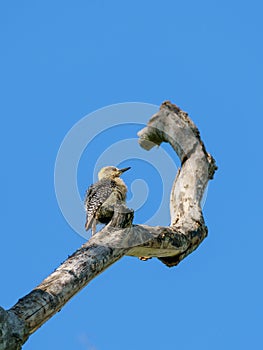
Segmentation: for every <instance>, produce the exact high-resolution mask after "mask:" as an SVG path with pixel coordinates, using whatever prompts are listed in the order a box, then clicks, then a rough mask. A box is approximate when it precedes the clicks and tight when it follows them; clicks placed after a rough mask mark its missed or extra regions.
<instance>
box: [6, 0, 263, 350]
mask: <svg viewBox="0 0 263 350" xmlns="http://www.w3.org/2000/svg"><path fill="white" fill-rule="evenodd" d="M262 11H263V6H262V3H261V1H259V0H258V1H253V0H252V1H250V2H247V1H226V0H221V1H214V0H210V1H208V0H207V1H203V0H201V1H193V0H189V1H172V0H171V1H137V0H134V1H130V2H128V1H115V0H112V1H106V0H104V1H102V0H97V1H81V0H80V1H75V2H73V1H67V0H63V1H49V0H46V1H5V2H2V3H1V6H0V28H1V29H0V32H1V37H2V38H1V56H0V60H1V104H0V110H1V125H2V133H1V158H2V167H1V169H2V170H1V228H2V230H1V231H2V235H1V254H0V264H1V267H2V268H1V281H2V282H1V290H0V305H1V306H3V307H5V308H8V307H11V306H12V305H13V304H14V303H15V302H16V301H17V299H18V298H19V297H22V296H23V295H25V294H26V293H28V292H29V291H30V290H31V289H32V288H34V287H35V286H36V285H37V284H38V283H40V282H41V281H42V279H43V278H45V277H46V276H47V275H49V274H50V273H51V272H52V271H53V270H54V269H55V268H56V267H57V266H58V265H59V264H60V263H61V262H62V261H63V260H65V258H67V256H68V255H69V254H71V253H72V252H74V251H75V250H76V249H77V248H78V247H79V246H80V245H81V244H83V243H84V239H83V238H82V237H81V236H80V235H78V234H77V233H75V232H74V231H73V229H72V228H71V227H70V226H69V225H68V224H67V222H66V221H65V219H64V217H63V215H62V214H61V212H60V209H59V206H58V204H57V200H56V196H55V190H54V165H55V160H56V155H57V152H58V149H59V147H60V144H61V142H62V140H63V138H64V136H65V135H66V133H67V132H68V131H69V130H70V129H71V128H72V126H73V125H74V124H75V123H77V122H78V121H79V120H80V119H81V118H82V117H84V116H85V115H87V114H89V113H91V112H93V111H96V110H97V109H98V108H101V107H104V106H107V105H110V104H115V103H120V102H134V101H135V102H144V103H150V104H155V105H156V104H157V105H159V104H160V103H161V102H163V101H164V100H167V99H170V100H172V101H173V102H175V103H176V104H178V105H179V106H180V107H181V108H182V109H184V110H186V111H187V112H189V114H190V116H191V117H192V119H193V120H194V122H195V123H196V124H197V125H198V127H199V129H200V132H201V136H202V138H203V140H204V141H205V144H206V147H207V149H208V151H209V152H211V153H212V154H213V156H214V157H215V158H216V161H217V164H218V166H219V170H218V172H217V173H216V176H215V179H214V180H213V181H212V182H211V183H210V187H209V191H208V198H207V201H206V204H205V207H204V214H205V217H206V223H207V225H208V227H209V236H208V238H207V239H206V240H205V241H204V242H203V244H202V245H201V246H200V247H199V249H198V250H197V251H196V252H194V253H193V254H191V255H190V256H189V257H188V258H187V259H185V260H184V261H183V262H182V263H181V264H180V265H179V266H178V267H176V268H173V269H168V268H166V267H165V266H164V265H162V264H161V263H160V262H159V261H157V260H154V259H153V260H150V261H148V262H145V263H143V262H140V261H139V260H137V259H132V258H124V259H122V260H121V261H119V262H118V263H116V264H115V265H114V266H112V267H111V268H110V269H108V270H107V271H106V272H104V273H103V274H101V275H100V276H99V277H98V278H96V279H95V280H94V281H92V283H91V284H90V285H88V286H87V287H86V288H85V289H84V290H82V291H81V292H80V293H79V294H78V295H76V296H75V297H74V298H73V299H72V300H71V301H70V302H69V303H68V304H67V305H66V306H65V307H64V308H63V310H62V311H61V312H60V313H58V314H57V315H56V316H55V317H53V318H52V319H51V320H50V321H49V322H47V323H46V324H45V325H44V326H42V327H41V329H39V330H38V331H37V332H36V333H35V334H34V335H32V336H31V337H30V339H29V341H28V342H27V343H26V345H25V346H24V349H25V350H33V349H34V350H36V349H38V350H42V349H65V350H70V349H80V350H84V349H86V350H109V349H114V350H120V349H126V350H131V349H151V350H159V349H161V348H163V349H164V348H169V349H177V348H178V349H182V350H192V349H202V350H210V349H214V350H219V349H220V350H221V349H239V350H242V349H248V348H250V349H261V348H262V346H263V345H262V343H263V341H262V311H263V305H262V303H263V302H262V295H263V283H262V244H263V235H262V233H263V232H262V223H261V222H260V218H261V217H262V170H263V168H262V127H263V122H262V120H263V119H262V110H263V98H262V81H263V74H262V62H263V46H262V35H263V33H262ZM98 123H99V118H98ZM135 129H136V127H134V128H131V129H129V130H126V131H127V134H125V137H128V136H129V137H132V135H133V137H134V136H135V134H136V131H137V129H136V130H135ZM126 131H125V132H126ZM116 133H117V129H115V130H113V131H111V132H110V133H108V134H107V133H105V135H104V136H103V137H102V138H101V140H102V139H103V142H105V145H106V147H108V146H109V145H110V142H111V140H112V138H113V136H114V135H115V136H116V135H117V134H116ZM127 135H128V136H127ZM116 140H117V139H116ZM94 142H95V144H94V145H91V148H90V150H89V152H88V153H87V152H86V153H85V155H83V157H82V159H81V162H80V169H79V177H78V179H79V183H78V186H79V190H80V192H83V191H84V189H85V188H86V187H87V186H88V185H89V184H90V182H91V181H92V176H91V174H92V171H93V170H92V167H91V166H90V165H89V166H88V165H87V166H86V165H85V159H86V158H88V157H95V156H97V157H99V155H100V154H99V153H98V149H97V148H96V142H97V141H96V140H94ZM164 149H165V148H164ZM95 150H96V151H97V153H96V152H95ZM87 151H88V149H87ZM167 152H168V151H167ZM85 157H86V158H85ZM135 158H136V157H135ZM131 162H132V163H133V164H132V165H133V169H134V170H133V171H134V172H133V173H130V174H129V175H128V174H127V175H126V178H125V179H127V181H128V182H129V181H130V182H131V181H132V180H133V176H135V174H136V176H137V177H140V171H139V170H138V169H139V166H138V165H136V159H133V160H131ZM125 164H126V163H125ZM127 164H128V162H127ZM145 167H146V168H147V169H146V168H145V169H146V171H145V173H146V175H147V177H148V180H147V183H148V186H149V188H150V189H151V188H152V190H151V191H156V192H152V193H154V198H155V200H156V201H157V204H158V198H159V195H160V193H159V192H158V191H159V185H158V172H156V170H154V169H153V168H152V167H151V166H148V167H147V165H145ZM85 176H86V177H85ZM155 181H157V184H156V183H155ZM147 212H148V209H147V203H146V204H145V210H142V211H141V214H140V216H138V222H141V223H143V222H145V220H146V219H147Z"/></svg>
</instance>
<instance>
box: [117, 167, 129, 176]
mask: <svg viewBox="0 0 263 350" xmlns="http://www.w3.org/2000/svg"><path fill="white" fill-rule="evenodd" d="M129 169H131V167H130V166H128V168H123V169H119V172H120V174H122V173H125V171H127V170H129Z"/></svg>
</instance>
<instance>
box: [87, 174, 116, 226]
mask: <svg viewBox="0 0 263 350" xmlns="http://www.w3.org/2000/svg"><path fill="white" fill-rule="evenodd" d="M115 187H116V184H115V182H114V181H112V180H110V179H105V180H100V181H98V182H97V183H95V184H94V185H91V186H90V187H89V188H88V190H87V192H86V197H85V201H84V203H85V209H86V214H87V219H86V224H85V229H86V230H88V229H89V228H90V227H91V226H92V223H93V220H94V219H95V216H96V213H97V212H98V210H99V208H100V207H101V206H102V204H103V203H104V202H105V201H106V200H107V199H108V198H109V196H110V195H111V193H112V191H113V189H114V188H115Z"/></svg>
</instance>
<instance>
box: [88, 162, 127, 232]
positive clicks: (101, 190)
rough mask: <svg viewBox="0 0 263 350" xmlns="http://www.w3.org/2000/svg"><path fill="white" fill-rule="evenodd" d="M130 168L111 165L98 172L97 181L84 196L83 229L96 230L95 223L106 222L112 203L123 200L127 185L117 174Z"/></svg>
mask: <svg viewBox="0 0 263 350" xmlns="http://www.w3.org/2000/svg"><path fill="white" fill-rule="evenodd" d="M129 169H130V168H124V169H118V168H116V167H113V166H108V167H105V168H102V169H101V170H100V172H99V174H98V178H99V181H98V182H96V183H95V184H93V185H91V186H90V187H89V188H88V190H87V192H86V197H85V209H86V215H87V217H86V224H85V229H86V230H89V229H90V228H92V235H93V234H94V233H95V232H96V223H97V222H101V223H108V222H109V221H110V220H111V218H112V215H113V212H114V205H115V204H116V203H117V202H119V201H121V202H123V201H125V199H126V193H127V187H126V185H125V183H124V182H123V181H122V180H121V179H120V178H119V176H120V175H121V174H122V173H124V172H125V171H127V170H129Z"/></svg>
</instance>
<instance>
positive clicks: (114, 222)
mask: <svg viewBox="0 0 263 350" xmlns="http://www.w3.org/2000/svg"><path fill="white" fill-rule="evenodd" d="M133 218H134V210H133V209H129V208H127V207H126V206H125V205H124V204H122V203H118V204H116V205H115V206H114V214H113V216H112V219H111V221H110V223H109V225H110V226H111V227H116V228H127V227H130V226H132V221H133Z"/></svg>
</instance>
